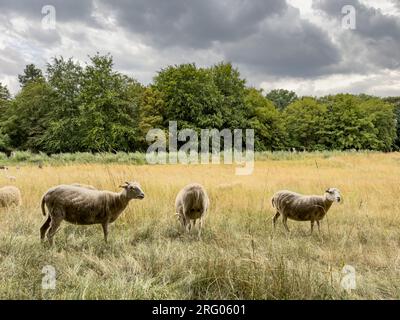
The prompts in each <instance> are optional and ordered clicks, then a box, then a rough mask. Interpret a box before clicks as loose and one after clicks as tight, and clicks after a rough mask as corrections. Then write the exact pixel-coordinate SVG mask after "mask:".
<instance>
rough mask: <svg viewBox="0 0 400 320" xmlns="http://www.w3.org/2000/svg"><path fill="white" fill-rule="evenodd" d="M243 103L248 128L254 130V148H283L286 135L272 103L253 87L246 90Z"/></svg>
mask: <svg viewBox="0 0 400 320" xmlns="http://www.w3.org/2000/svg"><path fill="white" fill-rule="evenodd" d="M245 104H246V107H247V116H248V120H249V125H250V128H252V129H254V130H255V149H256V150H258V151H264V150H277V149H281V148H283V143H284V141H285V139H286V137H285V134H284V129H283V123H282V119H281V116H280V113H279V111H278V110H277V109H276V108H275V106H274V104H273V103H272V102H271V101H269V100H268V99H266V98H265V97H263V95H262V92H261V91H260V90H257V89H254V88H249V89H247V90H246V97H245Z"/></svg>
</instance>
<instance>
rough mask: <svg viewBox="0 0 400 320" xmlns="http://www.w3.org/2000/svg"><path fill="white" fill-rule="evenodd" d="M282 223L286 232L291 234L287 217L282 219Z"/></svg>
mask: <svg viewBox="0 0 400 320" xmlns="http://www.w3.org/2000/svg"><path fill="white" fill-rule="evenodd" d="M282 223H283V226H284V227H285V229H286V231H287V232H290V230H289V227H288V225H287V217H286V216H283V217H282Z"/></svg>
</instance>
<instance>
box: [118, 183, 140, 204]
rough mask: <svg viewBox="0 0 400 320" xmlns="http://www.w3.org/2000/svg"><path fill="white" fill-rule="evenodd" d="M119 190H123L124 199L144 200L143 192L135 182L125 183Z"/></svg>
mask: <svg viewBox="0 0 400 320" xmlns="http://www.w3.org/2000/svg"><path fill="white" fill-rule="evenodd" d="M121 188H124V189H125V192H126V197H127V198H128V199H140V200H142V199H143V198H144V192H143V190H142V188H141V187H140V184H139V183H137V182H125V184H124V185H122V186H121Z"/></svg>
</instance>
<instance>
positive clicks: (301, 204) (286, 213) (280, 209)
mask: <svg viewBox="0 0 400 320" xmlns="http://www.w3.org/2000/svg"><path fill="white" fill-rule="evenodd" d="M340 200H341V195H340V191H339V190H338V189H336V188H329V189H327V190H326V191H325V194H324V195H323V196H305V195H301V194H298V193H295V192H292V191H287V190H283V191H278V192H277V193H275V194H274V196H273V197H272V207H274V208H276V214H275V216H274V218H273V224H274V228H275V224H276V220H277V219H278V218H279V216H280V215H282V222H283V225H284V226H285V229H286V230H287V231H289V228H288V226H287V219H288V218H289V219H292V220H296V221H310V222H311V233H312V232H313V229H314V222H315V221H316V222H317V225H318V231H321V230H320V225H319V221H320V220H322V219H323V218H324V216H325V215H326V213H327V212H328V210H329V209H330V207H331V205H332V203H333V202H335V201H336V202H340Z"/></svg>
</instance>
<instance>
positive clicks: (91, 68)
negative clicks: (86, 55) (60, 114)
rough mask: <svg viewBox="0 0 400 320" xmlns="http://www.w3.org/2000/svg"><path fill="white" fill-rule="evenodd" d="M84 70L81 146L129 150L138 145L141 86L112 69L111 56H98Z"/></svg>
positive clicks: (84, 147)
mask: <svg viewBox="0 0 400 320" xmlns="http://www.w3.org/2000/svg"><path fill="white" fill-rule="evenodd" d="M90 60H91V64H90V65H88V66H87V67H86V68H85V70H84V72H83V80H82V85H81V88H80V96H79V101H80V114H81V117H80V120H79V124H78V125H79V127H80V130H79V135H80V139H81V140H80V142H81V145H80V149H81V150H89V151H117V150H122V151H129V150H133V149H135V146H136V131H137V128H136V126H135V125H136V124H137V121H136V118H137V114H136V112H138V105H137V104H138V101H139V99H136V100H135V99H132V94H133V93H134V92H136V91H137V88H138V87H140V85H139V84H138V83H137V82H136V81H135V80H133V79H130V78H128V77H126V76H123V75H122V74H120V73H118V72H116V71H114V70H113V60H112V57H111V56H100V55H95V56H93V57H91V58H90Z"/></svg>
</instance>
